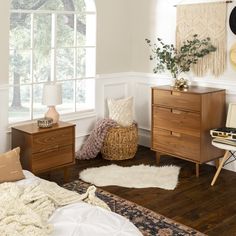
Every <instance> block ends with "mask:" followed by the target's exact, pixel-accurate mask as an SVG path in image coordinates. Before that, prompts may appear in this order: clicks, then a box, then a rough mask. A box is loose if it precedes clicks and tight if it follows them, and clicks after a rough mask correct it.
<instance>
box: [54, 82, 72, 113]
mask: <svg viewBox="0 0 236 236" xmlns="http://www.w3.org/2000/svg"><path fill="white" fill-rule="evenodd" d="M74 91H75V81H65V82H63V84H62V98H63V101H62V104H61V105H59V106H57V110H58V112H59V113H60V114H64V113H70V112H75V99H74Z"/></svg>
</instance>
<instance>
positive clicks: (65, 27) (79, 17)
mask: <svg viewBox="0 0 236 236" xmlns="http://www.w3.org/2000/svg"><path fill="white" fill-rule="evenodd" d="M95 58H96V11H95V4H94V0H35V1H28V0H21V1H19V0H12V1H11V19H10V63H9V64H10V67H9V84H10V92H9V123H15V122H19V121H26V120H32V119H36V118H39V117H42V116H43V114H44V112H45V111H46V110H47V109H46V108H45V106H43V105H42V104H41V102H42V89H43V85H44V83H47V82H49V81H58V82H60V83H62V90H63V94H62V96H63V104H62V105H59V106H57V110H58V111H59V113H60V114H65V113H72V112H77V111H82V110H88V109H93V108H94V99H95V81H94V78H95V63H96V61H95Z"/></svg>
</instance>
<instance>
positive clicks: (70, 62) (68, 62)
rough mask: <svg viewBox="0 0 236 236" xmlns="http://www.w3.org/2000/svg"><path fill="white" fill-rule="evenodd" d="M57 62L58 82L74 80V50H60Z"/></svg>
mask: <svg viewBox="0 0 236 236" xmlns="http://www.w3.org/2000/svg"><path fill="white" fill-rule="evenodd" d="M56 62H57V64H56V68H57V75H56V76H57V80H66V79H73V78H74V49H71V48H66V49H58V50H57V56H56Z"/></svg>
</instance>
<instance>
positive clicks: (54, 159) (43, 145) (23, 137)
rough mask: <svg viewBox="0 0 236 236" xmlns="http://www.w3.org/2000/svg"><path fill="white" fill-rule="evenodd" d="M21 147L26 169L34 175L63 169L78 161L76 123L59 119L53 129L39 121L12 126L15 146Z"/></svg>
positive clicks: (22, 161) (65, 177)
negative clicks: (39, 123) (38, 123)
mask: <svg viewBox="0 0 236 236" xmlns="http://www.w3.org/2000/svg"><path fill="white" fill-rule="evenodd" d="M15 147H20V148H21V151H20V160H21V164H22V167H23V169H26V170H30V171H31V172H33V173H34V174H38V173H42V172H47V171H50V170H54V169H57V168H62V167H63V168H64V179H65V181H66V179H67V175H68V173H67V168H66V167H67V166H69V165H72V164H74V163H75V125H74V124H70V123H66V122H59V123H57V124H54V125H53V127H51V128H38V126H37V124H36V123H33V124H27V125H21V126H16V127H12V148H15Z"/></svg>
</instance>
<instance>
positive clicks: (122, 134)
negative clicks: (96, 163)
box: [101, 123, 138, 160]
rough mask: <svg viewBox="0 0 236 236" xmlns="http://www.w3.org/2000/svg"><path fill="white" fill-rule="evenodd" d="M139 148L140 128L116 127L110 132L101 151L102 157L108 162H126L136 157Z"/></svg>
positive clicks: (134, 125)
mask: <svg viewBox="0 0 236 236" xmlns="http://www.w3.org/2000/svg"><path fill="white" fill-rule="evenodd" d="M137 148H138V127H137V124H136V123H133V124H132V125H131V126H129V127H121V126H116V127H112V128H110V129H109V130H108V132H107V135H106V137H105V140H104V142H103V146H102V149H101V153H102V157H103V158H104V159H107V160H125V159H131V158H133V157H134V156H135V154H136V152H137Z"/></svg>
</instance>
